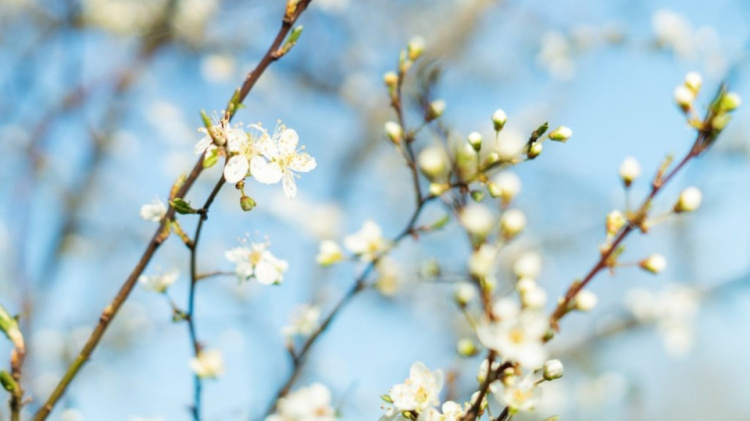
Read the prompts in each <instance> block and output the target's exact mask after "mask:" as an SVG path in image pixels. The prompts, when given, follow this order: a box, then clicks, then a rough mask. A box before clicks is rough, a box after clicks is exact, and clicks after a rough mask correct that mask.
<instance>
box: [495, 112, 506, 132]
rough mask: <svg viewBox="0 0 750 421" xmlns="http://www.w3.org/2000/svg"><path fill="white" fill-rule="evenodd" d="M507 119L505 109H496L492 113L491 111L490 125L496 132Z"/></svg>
mask: <svg viewBox="0 0 750 421" xmlns="http://www.w3.org/2000/svg"><path fill="white" fill-rule="evenodd" d="M507 121H508V116H507V115H506V114H505V111H503V110H501V109H497V110H495V112H494V113H492V125H493V126H494V127H495V131H496V132H499V131H500V130H502V129H503V126H505V123H506V122H507Z"/></svg>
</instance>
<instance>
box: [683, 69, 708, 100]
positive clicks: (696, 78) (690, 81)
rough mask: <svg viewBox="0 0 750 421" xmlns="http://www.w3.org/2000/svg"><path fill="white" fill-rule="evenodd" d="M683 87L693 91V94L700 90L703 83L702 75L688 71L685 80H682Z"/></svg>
mask: <svg viewBox="0 0 750 421" xmlns="http://www.w3.org/2000/svg"><path fill="white" fill-rule="evenodd" d="M683 83H684V84H685V87H686V88H688V89H690V90H691V91H693V93H694V94H695V95H698V92H699V91H700V90H701V85H702V84H703V77H702V76H701V74H700V73H698V72H690V73H688V74H686V75H685V81H684V82H683Z"/></svg>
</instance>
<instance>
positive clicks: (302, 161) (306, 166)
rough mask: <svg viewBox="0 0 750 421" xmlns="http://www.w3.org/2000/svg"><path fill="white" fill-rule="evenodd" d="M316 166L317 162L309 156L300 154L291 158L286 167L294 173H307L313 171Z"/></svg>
mask: <svg viewBox="0 0 750 421" xmlns="http://www.w3.org/2000/svg"><path fill="white" fill-rule="evenodd" d="M317 165H318V164H317V162H315V158H313V157H311V156H310V155H309V154H306V153H300V154H296V155H294V157H292V159H291V160H290V161H289V165H287V167H288V168H289V169H292V170H294V171H299V172H308V171H312V170H313V169H315V167H316V166H317Z"/></svg>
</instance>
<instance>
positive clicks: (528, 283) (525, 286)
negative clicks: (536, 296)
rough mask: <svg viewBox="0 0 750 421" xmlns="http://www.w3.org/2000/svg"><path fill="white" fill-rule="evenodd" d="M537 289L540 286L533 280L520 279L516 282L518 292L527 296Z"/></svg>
mask: <svg viewBox="0 0 750 421" xmlns="http://www.w3.org/2000/svg"><path fill="white" fill-rule="evenodd" d="M537 287H538V285H537V284H536V281H535V280H534V279H533V278H520V279H519V280H518V281H516V291H518V292H519V293H521V294H526V293H527V292H529V291H531V290H532V289H534V288H537Z"/></svg>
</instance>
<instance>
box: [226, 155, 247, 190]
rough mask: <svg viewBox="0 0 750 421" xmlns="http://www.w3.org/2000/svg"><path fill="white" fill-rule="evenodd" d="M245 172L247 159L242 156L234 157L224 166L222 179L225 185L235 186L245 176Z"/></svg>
mask: <svg viewBox="0 0 750 421" xmlns="http://www.w3.org/2000/svg"><path fill="white" fill-rule="evenodd" d="M247 170H248V164H247V159H246V158H245V157H244V156H243V155H235V156H233V157H231V158H229V161H228V162H227V165H225V166H224V179H225V180H227V183H230V184H236V183H237V182H238V181H240V180H242V179H244V178H245V176H247Z"/></svg>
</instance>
